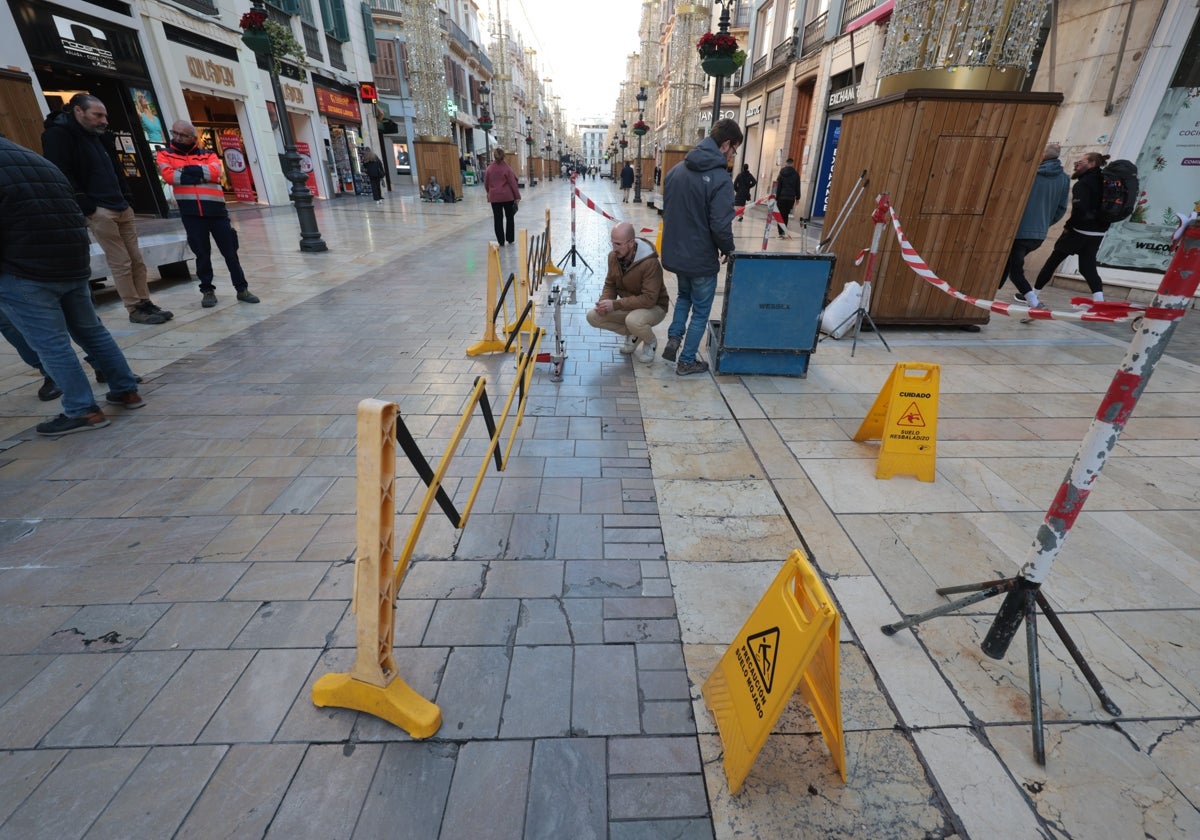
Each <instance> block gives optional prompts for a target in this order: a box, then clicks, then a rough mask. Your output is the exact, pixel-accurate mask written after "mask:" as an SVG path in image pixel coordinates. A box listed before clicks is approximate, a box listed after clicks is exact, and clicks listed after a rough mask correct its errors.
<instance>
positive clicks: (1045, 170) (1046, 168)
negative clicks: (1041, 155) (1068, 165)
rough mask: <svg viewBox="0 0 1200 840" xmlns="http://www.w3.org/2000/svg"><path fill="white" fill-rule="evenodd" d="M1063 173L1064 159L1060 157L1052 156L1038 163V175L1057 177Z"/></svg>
mask: <svg viewBox="0 0 1200 840" xmlns="http://www.w3.org/2000/svg"><path fill="white" fill-rule="evenodd" d="M1062 173H1063V166H1062V161H1061V160H1059V159H1058V158H1050V159H1049V160H1044V161H1042V162H1041V163H1040V164H1038V171H1037V174H1038V175H1042V176H1044V177H1046V178H1057V177H1058V176H1059V175H1061V174H1062Z"/></svg>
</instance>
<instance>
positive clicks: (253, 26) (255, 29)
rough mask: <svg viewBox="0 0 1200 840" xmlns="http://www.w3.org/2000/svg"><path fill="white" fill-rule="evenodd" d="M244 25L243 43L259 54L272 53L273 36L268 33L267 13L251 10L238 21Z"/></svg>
mask: <svg viewBox="0 0 1200 840" xmlns="http://www.w3.org/2000/svg"><path fill="white" fill-rule="evenodd" d="M238 24H239V25H240V26H241V27H242V43H244V44H245V45H246V46H247V47H249V48H250V51H251V52H253V53H257V54H258V55H270V54H271V36H270V35H269V34H267V27H266V24H267V13H266V12H260V11H257V10H255V11H250V12H246V13H245V14H244V15H242V19H241V20H240V21H239V22H238Z"/></svg>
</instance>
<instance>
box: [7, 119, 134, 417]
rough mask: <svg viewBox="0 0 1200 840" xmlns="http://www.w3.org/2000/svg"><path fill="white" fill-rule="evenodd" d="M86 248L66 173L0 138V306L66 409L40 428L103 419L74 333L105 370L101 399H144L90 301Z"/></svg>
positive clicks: (128, 404) (125, 403)
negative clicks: (105, 386)
mask: <svg viewBox="0 0 1200 840" xmlns="http://www.w3.org/2000/svg"><path fill="white" fill-rule="evenodd" d="M89 248H90V244H89V242H88V231H87V223H86V222H85V221H84V218H83V215H82V214H81V213H80V211H79V205H78V203H77V202H76V200H75V197H74V190H73V189H72V187H71V185H70V184H69V183H68V182H67V179H66V178H65V177H64V176H63V173H62V172H61V171H59V170H58V169H57V168H56V167H55V166H54V165H53V164H52V163H50V161H48V160H46V159H45V158H43V157H41V156H40V155H36V154H34V153H33V152H31V151H29V150H28V149H26V148H23V147H21V146H18V145H17V144H16V143H13V142H12V141H10V140H5V139H3V138H0V311H2V312H3V313H4V315H5V316H6V317H7V318H8V319H9V320H10V321H12V323H13V325H14V326H15V327H16V328H17V329H18V330H19V331H20V333H21V335H22V336H23V337H24V338H25V340H26V341H27V342H28V343H29V346H30V347H31V348H32V349H33V351H34V352H35V353H37V355H38V358H39V359H40V360H41V363H42V367H43V368H45V370H46V375H47V376H49V377H51V378H52V379H53V380H54V381H55V383H57V384H58V386H59V387H60V388H62V390H63V395H62V406H63V413H62V414H60V415H58V416H57V417H55V418H54V419H52V420H48V421H46V422H45V423H39V424H38V426H37V432H38V434H41V435H66V434H71V433H72V432H83V431H88V430H90V429H99V428H102V427H104V426H107V425H108V418H106V417H105V416H104V412H103V411H101V410H100V408H99V406H97V405H96V398H95V396H94V395H93V394H92V387H91V384H90V382H89V381H88V378H87V375H86V374H85V373H84V372H83V367H82V366H81V365H80V364H79V358H78V357H77V356H76V355H75V349H74V348H73V347H72V346H71V338H72V337H74V339H75V340H76V341H77V342H78V343H79V345H80V346H81V347H82V348H83V349H84V350H85V351H86V352H87V354H88V355H89V356H90V357H91V358H92V360H93V362H94V363H95V364H96V365H97V367H98V369H99V370H102V371H104V374H105V377H106V378H107V380H108V382H109V386H110V387H111V389H112V390H110V391H109V392H108V394H107V395H106V396H105V402H107V403H109V404H110V405H118V406H121V407H122V408H130V409H132V408H141V407H142V406H143V405H145V403H144V402H142V398H141V397H140V396H139V395H138V392H137V379H136V378H135V377H134V375H133V372H132V371H131V370H130V369H129V363H128V362H126V361H125V355H124V354H123V353H122V352H121V348H120V347H118V346H117V343H116V341H114V340H113V337H112V335H111V334H110V333H109V332H108V330H107V329H106V328H105V327H104V324H102V323H101V322H100V318H99V317H97V315H96V310H95V308H94V307H93V306H92V296H91V292H90V291H89V289H88V280H89V278H90V277H91V258H90V256H89V254H88V251H89Z"/></svg>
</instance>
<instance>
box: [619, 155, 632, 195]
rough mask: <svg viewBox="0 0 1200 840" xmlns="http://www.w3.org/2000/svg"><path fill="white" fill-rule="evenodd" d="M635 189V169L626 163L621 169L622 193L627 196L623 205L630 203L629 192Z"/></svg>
mask: <svg viewBox="0 0 1200 840" xmlns="http://www.w3.org/2000/svg"><path fill="white" fill-rule="evenodd" d="M631 189H633V167H632V166H630V165H629V164H628V163H626V164H625V165H624V166H623V167H621V192H623V193H624V194H625V195H624V197H622V199H621V203H622V204H628V203H629V191H630V190H631Z"/></svg>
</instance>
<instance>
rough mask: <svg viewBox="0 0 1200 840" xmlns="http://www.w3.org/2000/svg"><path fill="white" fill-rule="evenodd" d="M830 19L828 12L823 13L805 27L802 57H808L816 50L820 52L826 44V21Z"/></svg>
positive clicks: (801, 49) (801, 44) (801, 48)
mask: <svg viewBox="0 0 1200 840" xmlns="http://www.w3.org/2000/svg"><path fill="white" fill-rule="evenodd" d="M828 17H829V13H828V12H821V14H820V15H818V16H817V17H816V18H815V19H813V20H811V21H809V22H808V23H806V24H805V25H804V40H803V41H802V42H801V43H800V55H808V54H809V53H811V52H813V51H814V50H819V49H820V48H821V45H822V44H824V43H825V21H826V19H827V18H828Z"/></svg>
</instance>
